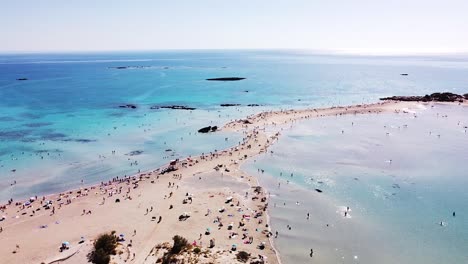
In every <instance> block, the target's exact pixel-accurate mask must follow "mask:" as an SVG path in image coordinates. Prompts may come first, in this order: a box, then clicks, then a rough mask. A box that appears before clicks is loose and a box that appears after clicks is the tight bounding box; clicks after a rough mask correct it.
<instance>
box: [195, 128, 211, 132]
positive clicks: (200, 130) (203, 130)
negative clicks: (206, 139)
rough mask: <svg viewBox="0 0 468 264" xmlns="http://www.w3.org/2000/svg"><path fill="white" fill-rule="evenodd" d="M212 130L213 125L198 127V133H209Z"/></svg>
mask: <svg viewBox="0 0 468 264" xmlns="http://www.w3.org/2000/svg"><path fill="white" fill-rule="evenodd" d="M210 131H211V126H207V127H203V128H200V129H198V133H208V132H210Z"/></svg>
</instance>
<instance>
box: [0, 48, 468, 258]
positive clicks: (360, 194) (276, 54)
mask: <svg viewBox="0 0 468 264" xmlns="http://www.w3.org/2000/svg"><path fill="white" fill-rule="evenodd" d="M116 67H124V68H122V69H118V68H116ZM401 73H407V74H408V75H407V76H402V75H401ZM231 76H238V77H245V78H246V79H245V80H242V81H235V82H210V81H206V80H205V79H207V78H214V77H231ZM20 78H27V80H23V81H21V80H17V79H20ZM437 91H450V92H455V93H467V92H468V58H467V57H460V56H451V57H448V56H445V57H441V56H439V57H437V56H434V57H427V56H426V57H423V56H420V57H370V56H367V57H366V56H345V55H320V54H312V53H307V52H301V51H171V52H133V53H130V52H127V53H123V52H120V53H92V54H85V53H75V54H20V55H18V54H3V55H0V201H6V200H7V199H9V198H25V197H29V196H32V195H41V194H47V193H55V192H60V191H64V190H66V189H69V188H76V187H79V186H82V185H90V184H94V183H98V182H101V181H105V180H108V179H110V178H112V177H115V176H124V175H131V174H134V173H136V172H138V171H139V170H142V171H144V170H149V169H153V168H155V167H158V166H160V165H163V164H166V163H167V162H168V161H169V160H170V159H174V158H177V157H184V156H187V155H196V154H200V153H202V152H209V151H213V150H216V149H222V148H226V147H228V146H232V145H235V144H236V143H237V142H238V141H239V139H240V138H241V135H237V134H229V133H224V132H223V133H211V134H199V133H196V131H197V130H198V129H199V128H201V127H203V126H207V125H218V126H219V125H223V124H224V123H225V122H227V121H229V120H232V119H234V118H240V117H243V116H246V115H248V114H251V113H255V112H259V111H261V110H268V109H281V108H292V107H294V108H305V107H325V106H334V105H348V104H358V103H366V102H374V101H376V100H378V99H379V98H380V97H384V96H391V95H422V94H427V93H432V92H437ZM223 103H233V104H241V106H239V107H221V106H220V104H223ZM125 104H133V105H135V106H136V107H137V108H136V109H131V108H120V107H119V106H120V105H125ZM248 104H258V105H260V106H255V107H249V106H247V105H248ZM162 105H184V106H187V107H194V108H196V109H195V110H190V111H189V110H173V109H151V106H162ZM447 111H452V110H447ZM460 111H462V110H460ZM427 113H429V114H426V115H427V122H428V124H431V126H433V127H434V128H435V129H436V128H437V127H438V126H439V125H440V126H443V124H440V123H437V122H436V121H431V120H432V119H431V118H429V117H430V116H432V117H433V118H434V120H437V119H435V117H434V115H431V114H430V113H431V112H427ZM457 113H458V112H457ZM450 115H451V116H453V115H456V114H452V113H450ZM458 115H460V114H458ZM463 116H464V115H463V114H461V115H460V119H462V117H463ZM399 118H400V119H395V120H394V119H393V117H392V116H389V117H387V119H385V120H388V121H387V124H390V123H392V122H394V123H398V124H400V123H401V122H404V121H405V120H401V117H399ZM343 120H344V119H343ZM350 120H351V119H349V120H345V121H342V120H340V121H336V120H328V121H327V120H325V121H324V122H330V123H329V124H328V125H326V127H332V128H333V131H335V130H336V131H339V130H338V129H341V128H342V127H344V128H346V130H349V129H351V128H350V127H349V121H350ZM370 120H372V119H370ZM378 120H381V119H375V120H374V121H372V122H370V123H367V125H366V124H363V125H362V126H361V127H366V128H367V130H365V131H363V134H362V135H361V136H359V135H358V134H354V137H351V138H350V139H349V140H353V139H354V141H347V142H348V143H349V142H357V143H356V144H345V142H342V141H339V140H338V137H339V136H340V134H338V135H334V134H333V133H331V131H332V130H326V129H322V128H321V129H319V128H320V127H319V126H317V125H315V127H314V126H313V125H312V128H310V126H311V124H308V126H309V127H308V128H304V127H302V128H301V129H299V130H297V131H296V132H294V133H296V134H291V135H288V136H287V137H286V139H285V141H286V142H289V143H290V144H292V145H294V144H295V145H294V146H295V147H297V149H296V148H290V147H287V146H286V147H285V145H278V148H279V149H281V153H284V155H285V156H284V157H282V158H281V157H280V159H279V160H278V157H268V159H267V158H265V159H264V160H263V163H262V162H259V163H258V164H260V165H261V166H262V167H264V168H266V170H267V172H268V174H269V175H270V176H271V177H272V178H270V179H269V180H265V184H268V183H272V184H273V183H274V184H276V181H277V180H278V179H277V178H275V177H278V175H277V172H278V171H280V170H283V171H288V170H291V167H290V166H291V164H294V166H295V168H294V170H295V172H296V174H297V175H298V176H297V178H296V179H295V180H292V181H291V185H288V186H289V187H288V188H292V192H287V190H288V189H287V188H286V187H284V188H283V189H282V190H284V192H285V193H282V194H280V193H277V195H283V197H289V199H291V201H290V202H292V200H294V199H296V197H295V196H294V195H292V194H291V193H293V194H294V193H295V192H297V193H302V192H304V194H303V196H302V197H308V196H307V195H313V196H311V197H312V198H311V200H308V201H301V202H303V203H304V204H308V206H311V208H315V209H317V210H318V211H319V212H322V213H323V214H321V215H323V216H321V217H323V219H322V222H320V224H325V222H328V221H335V222H334V223H335V224H336V226H339V227H340V228H337V229H336V230H337V231H335V232H334V233H323V232H324V231H319V230H321V229H320V228H321V226H320V225H318V226H314V227H313V228H314V229H308V228H310V227H307V226H306V225H305V224H304V223H296V222H294V225H296V224H297V225H300V226H301V227H300V228H299V229H298V230H302V231H304V230H309V231H310V234H311V235H310V236H306V238H304V237H300V238H298V237H297V236H294V235H293V234H291V235H290V238H294V239H290V240H287V239H286V240H279V241H278V244H279V249H280V252H281V253H282V254H283V255H285V256H286V257H287V258H288V260H290V261H291V263H293V262H294V263H302V262H303V261H306V260H305V259H307V258H304V257H308V254H307V252H305V253H304V252H302V251H300V252H299V251H296V250H299V249H300V248H301V247H291V245H294V241H299V244H300V245H302V246H304V247H305V248H306V249H308V248H309V247H314V243H315V245H316V247H317V248H318V249H319V250H320V249H322V252H323V253H322V254H321V253H320V251H319V252H317V258H319V259H320V258H322V261H323V263H376V262H375V261H376V260H378V259H379V257H378V256H379V254H377V253H381V254H382V256H384V255H385V256H387V255H389V256H387V257H386V259H387V260H388V259H392V258H391V256H398V255H402V257H401V258H395V259H394V261H390V262H388V263H410V262H411V261H413V262H412V263H429V262H428V259H431V260H437V261H434V262H430V263H461V262H460V261H462V262H463V261H465V260H467V257H466V254H465V252H468V242H467V234H466V230H468V227H467V224H466V222H468V221H466V219H467V218H466V214H468V212H467V211H466V209H460V208H463V205H466V204H468V199H467V197H466V195H465V194H464V193H465V191H464V189H463V188H460V186H463V185H461V183H463V184H465V183H467V182H466V180H465V179H464V178H463V176H466V175H465V174H466V172H465V171H466V170H464V169H463V168H464V165H463V164H466V160H464V159H461V158H459V157H457V155H459V154H460V153H462V154H460V155H465V154H466V150H465V148H466V146H467V142H466V137H463V138H457V137H462V135H459V134H456V132H454V131H455V130H456V129H457V127H456V126H455V125H454V124H452V123H451V125H453V127H452V126H450V127H451V128H453V130H454V131H451V132H450V131H445V132H444V134H445V135H446V136H444V134H443V135H442V139H444V140H447V142H448V143H447V142H446V144H448V145H447V146H446V147H445V148H444V149H443V150H444V151H446V152H444V153H443V154H444V155H445V156H444V157H445V158H446V159H440V158H439V156H438V155H440V153H438V152H437V151H434V152H432V150H433V149H434V148H435V147H434V148H427V146H426V148H423V147H420V146H419V145H417V144H416V143H411V144H410V143H408V142H405V141H404V140H403V141H401V142H400V143H399V144H400V145H398V144H397V145H395V146H400V147H401V148H396V147H395V148H391V149H387V150H385V151H387V152H385V151H384V150H382V152H378V153H372V152H371V150H373V149H374V148H375V145H376V144H377V145H378V144H384V143H382V142H384V140H387V138H386V137H385V136H386V135H385V134H379V136H378V137H377V136H375V135H373V134H366V133H364V132H369V133H370V132H372V131H376V133H380V132H382V131H383V128H382V126H383V125H384V124H383V123H382V122H384V123H385V122H386V121H378ZM424 120H426V119H423V121H424ZM358 121H359V122H361V123H365V121H364V120H358ZM358 121H356V122H358ZM465 121H466V120H465ZM317 122H318V121H317ZM343 122H344V123H343ZM379 122H380V123H379ZM405 122H406V121H405ZM431 122H432V123H431ZM434 122H436V123H434ZM453 122H455V121H453ZM467 122H468V121H467ZM345 123H346V125H345ZM373 125H374V126H376V127H375V128H374V127H373ZM400 125H401V124H400ZM334 126H338V127H334ZM414 126H415V127H416V128H415V129H414V130H411V131H416V132H414V133H413V134H411V133H409V135H407V136H408V137H409V138H410V137H411V136H413V137H416V138H417V137H418V136H417V135H419V133H423V132H422V131H423V130H424V127H425V124H424V123H417V124H416V123H415V124H414ZM377 127H378V129H377ZM310 129H311V130H314V131H316V132H317V133H322V134H323V135H325V136H313V137H309V136H307V133H305V134H306V135H305V136H304V131H309V130H310ZM356 129H357V128H356ZM426 132H427V131H424V133H426ZM382 133H383V132H382ZM392 133H396V134H398V133H399V132H396V131H392ZM451 133H452V134H453V135H452V134H451ZM326 135H329V136H326ZM456 135H457V136H456ZM445 137H448V139H446V138H445ZM356 138H360V139H363V141H359V140H357V141H356ZM364 139H366V140H364ZM428 140H432V139H426V141H421V142H420V143H418V144H426V143H428ZM338 142H340V143H338ZM455 142H456V143H457V144H455ZM280 143H281V142H280ZM337 144H338V145H337ZM405 144H406V145H405ZM415 144H416V145H415ZM304 146H308V147H304ZM454 146H458V147H454ZM312 149H315V151H311V150H312ZM317 149H320V152H317ZM405 149H411V150H412V151H408V152H407V153H405V155H403V154H401V153H403V152H405ZM309 150H310V151H309ZM329 150H330V151H329ZM113 151H115V154H113ZM328 151H329V152H328ZM369 152H371V153H370V154H369ZM382 153H389V155H388V156H385V157H384V156H383V155H382ZM409 153H410V154H411V155H412V156H409V157H408V154H409ZM420 153H424V155H421V154H420ZM377 154H379V155H377ZM400 154H401V157H405V159H404V160H399V159H398V156H399V155H400ZM298 155H300V156H304V155H305V156H307V157H308V160H307V162H296V163H294V162H292V161H291V157H298ZM340 155H341V156H340ZM342 155H345V156H344V157H342ZM366 155H367V156H366ZM390 156H391V157H392V158H390ZM325 157H327V159H325ZM369 157H374V159H371V158H369ZM412 157H413V158H415V159H416V160H417V161H418V162H411V158H412ZM422 157H424V159H421V158H422ZM330 159H331V160H333V161H336V160H339V161H340V162H341V163H339V164H338V163H333V162H332V163H331V164H330V163H327V161H329V160H330ZM389 159H393V160H395V162H393V164H394V165H393V166H394V167H397V168H399V169H394V170H390V169H388V168H387V167H382V166H387V165H388V164H387V163H385V162H384V161H385V160H389ZM294 160H299V161H302V160H301V159H294ZM281 161H287V162H281ZM424 162H426V163H429V164H430V165H431V166H429V167H425V163H424ZM258 164H257V165H255V164H254V165H251V167H250V169H251V170H252V171H253V172H254V171H256V167H255V166H260V165H258ZM337 164H338V165H337ZM346 164H348V165H346ZM349 164H351V165H349ZM455 164H458V165H459V166H456V165H455ZM437 165H439V166H437ZM288 166H289V167H288ZM398 166H401V167H398ZM423 168H425V169H426V170H424V169H423ZM428 168H429V169H430V170H428ZM441 176H444V177H447V180H446V181H438V180H433V179H435V178H438V177H441ZM451 176H453V177H451ZM310 177H313V178H322V180H321V182H323V183H325V187H320V188H324V189H325V195H323V196H319V198H317V197H315V196H317V195H316V194H315V193H314V190H313V188H312V189H310V186H311V184H312V183H311V182H310ZM354 178H358V179H360V182H362V184H357V185H352V184H354V183H356V181H355V180H354ZM413 182H414V184H413ZM314 184H316V183H314ZM393 184H397V185H393ZM293 186H295V187H293ZM313 186H315V185H313ZM395 186H399V187H398V188H397V187H395ZM394 192H395V193H397V194H396V195H393V193H394ZM447 193H450V195H447ZM278 197H279V196H278ZM323 197H327V198H326V199H324V198H323ZM372 197H374V198H375V197H377V198H375V199H374V198H372ZM426 197H434V199H432V198H431V199H427V198H426ZM275 199H276V198H275ZM460 199H461V200H460ZM281 201H282V200H278V202H281ZM311 201H317V202H311ZM337 205H339V206H345V205H347V206H351V207H352V209H353V210H354V211H353V213H352V214H351V215H352V216H353V218H351V219H350V221H348V222H349V223H352V224H350V225H352V228H351V229H348V230H346V229H344V230H343V229H342V228H350V227H349V226H343V225H340V223H341V222H337V221H342V219H341V216H340V215H339V214H337V213H336V211H337V210H338V211H339V212H340V210H341V209H336V208H337ZM444 205H445V207H444ZM327 208H328V209H327ZM369 208H371V209H375V208H382V211H381V212H376V211H375V210H369ZM280 209H281V208H280V207H278V208H277V209H272V213H273V214H272V220H273V227H279V226H280V225H282V224H284V223H286V222H287V221H288V219H287V217H286V219H285V217H284V216H285V215H288V213H290V212H288V211H286V213H285V211H281V210H280ZM452 210H456V211H458V214H460V216H457V218H456V221H459V222H460V221H462V220H463V219H464V221H465V224H464V225H463V224H460V223H459V222H456V221H455V220H453V219H451V218H449V215H450V214H451V211H452ZM413 211H414V214H412V212H413ZM330 212H331V213H330ZM293 213H294V212H293ZM295 213H297V214H298V215H299V214H302V213H303V211H302V210H299V209H298V210H296V211H295ZM463 214H465V216H464V215H463ZM336 217H338V218H336ZM422 218H427V219H428V220H427V221H426V222H424V223H421V221H422V220H421V219H422ZM297 219H299V218H297ZM337 219H339V220H337ZM447 219H449V220H451V221H449V220H447ZM346 220H348V219H346ZM358 220H359V221H358ZM390 220H392V221H390ZM285 221H286V222H285ZM353 221H354V222H353ZM439 221H447V222H448V224H447V226H444V227H443V228H438V226H437V223H438V222H439ZM348 222H346V223H348ZM288 223H289V222H288ZM405 225H409V227H410V228H404V226H405ZM391 226H397V227H401V228H399V229H392V228H388V227H391ZM418 226H420V228H414V227H418ZM437 228H438V229H437ZM451 228H452V229H451ZM432 229H434V230H432ZM349 230H354V231H352V232H348V231H349ZM376 230H377V231H378V232H377V231H376ZM382 230H392V232H385V231H382ZM415 230H416V231H415ZM460 230H462V231H463V232H461V231H460ZM282 232H283V231H282ZM379 232H380V233H379ZM427 232H430V233H427ZM431 232H432V233H431ZM434 232H435V233H434ZM442 232H445V233H442ZM344 233H346V234H348V233H349V235H347V236H341V235H339V234H344ZM439 233H440V234H439ZM301 234H308V233H307V232H302V233H301ZM312 234H320V235H321V236H323V237H327V238H328V239H327V241H324V240H323V239H322V240H321V238H319V237H314V235H312ZM407 234H409V235H407ZM296 238H297V239H296ZM282 239H283V238H282ZM307 239H309V240H307ZM310 239H312V240H310ZM399 239H400V240H404V239H407V241H409V242H408V244H404V243H403V244H401V245H407V247H402V246H401V245H400V246H399V245H394V243H387V241H390V240H391V241H398V240H399ZM281 241H283V242H281ZM339 241H342V242H343V241H345V242H346V245H347V246H346V248H343V247H342V246H343V245H342V244H343V243H341V244H340V242H339ZM306 242H307V244H306ZM282 243H283V244H282ZM421 243H422V245H423V246H421ZM309 244H310V245H309ZM288 245H289V246H288ZM350 245H354V246H359V247H358V248H356V247H354V246H350ZM408 245H412V246H408ZM412 249H415V250H412ZM435 249H438V250H435ZM340 250H341V251H343V253H342V254H341V253H340V254H341V255H340V254H338V253H336V252H341V251H340ZM335 251H336V252H335ZM356 251H358V252H359V254H357V253H356V255H353V254H354V253H355V252H356ZM428 252H429V253H430V254H429V253H428ZM302 254H304V256H302ZM390 254H393V255H390ZM291 256H292V257H291ZM320 256H322V257H320ZM337 256H342V257H343V258H342V259H337V258H335V257H337ZM355 256H356V258H355ZM296 257H297V259H296ZM307 261H308V260H307ZM409 261H410V262H409ZM286 263H289V262H286ZM382 263H383V262H382Z"/></svg>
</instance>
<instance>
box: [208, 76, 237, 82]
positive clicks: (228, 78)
mask: <svg viewBox="0 0 468 264" xmlns="http://www.w3.org/2000/svg"><path fill="white" fill-rule="evenodd" d="M244 79H245V78H242V77H221V78H210V79H206V80H207V81H221V82H229V81H231V82H232V81H240V80H244Z"/></svg>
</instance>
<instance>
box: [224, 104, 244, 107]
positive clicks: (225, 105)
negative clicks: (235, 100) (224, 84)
mask: <svg viewBox="0 0 468 264" xmlns="http://www.w3.org/2000/svg"><path fill="white" fill-rule="evenodd" d="M239 105H240V104H220V106H222V107H228V106H239Z"/></svg>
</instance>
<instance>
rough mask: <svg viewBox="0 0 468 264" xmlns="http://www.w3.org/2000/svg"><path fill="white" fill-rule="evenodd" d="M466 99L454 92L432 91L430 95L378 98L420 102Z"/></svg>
mask: <svg viewBox="0 0 468 264" xmlns="http://www.w3.org/2000/svg"><path fill="white" fill-rule="evenodd" d="M464 98H465V99H466V97H464V96H462V95H459V94H454V93H449V92H445V93H433V94H431V95H427V94H426V95H425V96H417V95H416V96H415V95H411V96H392V97H385V98H380V100H393V101H422V102H457V101H463V99H464Z"/></svg>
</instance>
